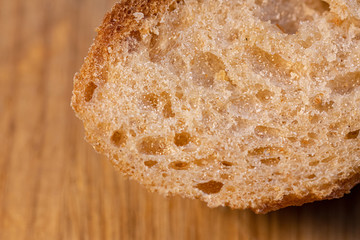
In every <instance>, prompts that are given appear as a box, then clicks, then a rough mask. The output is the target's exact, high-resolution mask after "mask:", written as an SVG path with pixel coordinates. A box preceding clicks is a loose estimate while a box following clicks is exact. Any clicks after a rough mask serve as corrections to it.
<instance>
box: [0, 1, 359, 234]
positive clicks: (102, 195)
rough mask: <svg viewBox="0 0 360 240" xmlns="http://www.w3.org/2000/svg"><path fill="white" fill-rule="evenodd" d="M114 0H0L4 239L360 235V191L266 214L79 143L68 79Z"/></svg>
mask: <svg viewBox="0 0 360 240" xmlns="http://www.w3.org/2000/svg"><path fill="white" fill-rule="evenodd" d="M113 3H114V2H113V1H103V0H56V1H55V0H54V1H50V0H32V1H25V0H13V1H5V0H0V30H1V33H2V34H1V37H0V113H1V115H0V138H1V142H0V239H1V240H13V239H14V240H19V239H20V240H21V239H24V240H25V239H26V240H32V239H34V240H35V239H36V240H38V239H239V240H240V239H251V240H255V239H257V240H260V239H274V240H275V239H306V240H311V239H360V187H359V186H358V187H355V188H354V189H353V191H352V193H351V194H350V195H347V196H345V197H344V198H342V199H338V200H331V201H323V202H317V203H313V204H307V205H304V206H302V207H290V208H286V209H283V210H280V211H277V212H273V213H270V214H267V215H255V214H254V213H252V212H250V211H238V210H230V209H229V208H222V207H220V208H216V209H209V208H207V207H206V206H205V204H203V203H201V202H199V201H196V200H186V199H181V198H178V197H174V198H169V199H165V198H163V197H162V196H159V195H158V194H154V193H148V192H147V191H146V190H144V188H143V187H141V186H140V185H139V184H137V183H135V182H133V181H129V180H126V179H125V178H123V177H122V176H121V175H120V174H118V173H116V172H115V170H114V169H113V168H112V166H110V164H109V163H108V162H107V161H106V159H104V158H103V157H101V156H100V155H98V154H96V153H95V152H94V150H93V149H92V148H91V147H90V146H89V145H88V144H87V143H86V142H85V141H84V140H83V136H84V132H83V128H82V125H81V122H80V121H79V120H77V119H76V118H75V116H74V113H73V112H72V110H71V108H70V96H71V90H72V78H73V75H74V73H75V72H76V71H77V70H78V69H79V68H80V65H81V63H82V61H83V57H84V56H85V55H86V53H87V49H88V47H89V46H90V43H91V41H92V38H93V37H94V36H95V32H94V29H95V27H96V26H97V25H99V24H100V22H101V20H102V17H103V15H104V13H105V12H106V11H107V10H109V9H110V7H111V5H112V4H113Z"/></svg>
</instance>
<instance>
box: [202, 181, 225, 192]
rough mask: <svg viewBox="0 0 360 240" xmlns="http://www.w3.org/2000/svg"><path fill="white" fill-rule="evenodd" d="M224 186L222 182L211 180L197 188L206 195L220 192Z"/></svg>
mask: <svg viewBox="0 0 360 240" xmlns="http://www.w3.org/2000/svg"><path fill="white" fill-rule="evenodd" d="M223 186H224V184H223V183H222V182H217V181H214V180H211V181H208V182H205V183H199V184H197V185H196V186H195V187H196V188H197V189H199V190H201V191H202V192H204V193H206V194H215V193H218V192H220V190H221V188H222V187H223Z"/></svg>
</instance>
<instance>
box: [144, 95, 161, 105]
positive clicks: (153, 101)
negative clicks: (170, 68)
mask: <svg viewBox="0 0 360 240" xmlns="http://www.w3.org/2000/svg"><path fill="white" fill-rule="evenodd" d="M142 103H143V105H144V106H145V107H146V108H153V109H156V108H157V106H158V104H159V97H158V96H157V95H156V94H155V93H148V94H145V95H143V96H142Z"/></svg>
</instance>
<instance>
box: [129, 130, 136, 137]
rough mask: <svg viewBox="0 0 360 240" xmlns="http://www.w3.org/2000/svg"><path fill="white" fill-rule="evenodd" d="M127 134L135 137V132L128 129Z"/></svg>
mask: <svg viewBox="0 0 360 240" xmlns="http://www.w3.org/2000/svg"><path fill="white" fill-rule="evenodd" d="M129 133H130V135H131V136H132V137H136V132H135V131H134V130H133V129H130V130H129Z"/></svg>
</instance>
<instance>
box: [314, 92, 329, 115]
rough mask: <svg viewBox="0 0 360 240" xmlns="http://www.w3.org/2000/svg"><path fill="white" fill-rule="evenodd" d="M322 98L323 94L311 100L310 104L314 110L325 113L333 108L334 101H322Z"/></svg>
mask: <svg viewBox="0 0 360 240" xmlns="http://www.w3.org/2000/svg"><path fill="white" fill-rule="evenodd" d="M323 98H324V96H323V94H317V95H316V96H315V97H313V98H312V99H311V102H312V104H313V106H314V107H315V109H317V110H319V111H320V112H324V111H325V112H327V111H329V110H330V109H332V108H333V105H334V101H324V99H323Z"/></svg>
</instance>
